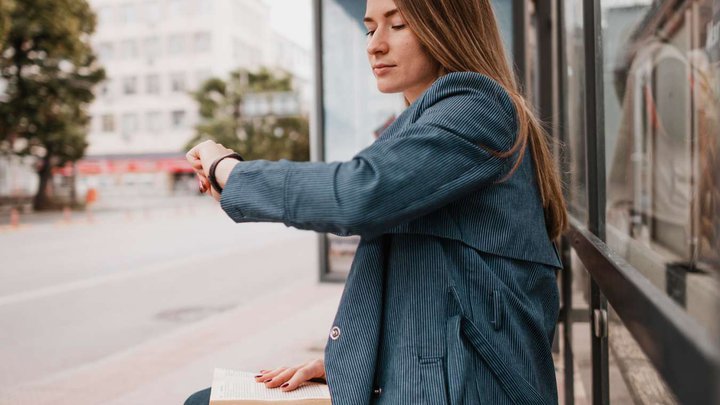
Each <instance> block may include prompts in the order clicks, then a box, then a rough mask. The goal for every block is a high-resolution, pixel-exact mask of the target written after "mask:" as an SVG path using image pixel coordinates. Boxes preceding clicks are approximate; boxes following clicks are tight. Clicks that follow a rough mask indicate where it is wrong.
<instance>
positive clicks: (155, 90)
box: [145, 74, 160, 94]
mask: <svg viewBox="0 0 720 405" xmlns="http://www.w3.org/2000/svg"><path fill="white" fill-rule="evenodd" d="M145 92H146V93H147V94H160V75H158V74H149V75H147V76H145Z"/></svg>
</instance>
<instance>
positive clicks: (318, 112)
mask: <svg viewBox="0 0 720 405" xmlns="http://www.w3.org/2000/svg"><path fill="white" fill-rule="evenodd" d="M322 1H323V0H313V2H312V7H313V45H314V60H315V66H314V79H315V89H314V90H315V104H314V107H313V131H312V138H311V142H312V145H313V148H310V152H311V160H312V161H315V162H322V161H324V160H325V137H324V134H325V114H324V111H323V105H324V103H325V98H324V85H323V83H324V77H323V46H322V21H323V15H322ZM317 238H318V254H319V255H320V261H319V264H320V266H319V271H320V273H319V274H318V279H319V281H320V282H321V283H323V282H331V283H342V282H345V277H344V276H343V275H342V274H334V273H331V272H330V271H329V267H330V266H329V265H328V248H329V246H328V245H329V243H328V240H327V234H325V233H318V234H317Z"/></svg>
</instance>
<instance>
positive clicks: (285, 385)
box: [280, 383, 290, 388]
mask: <svg viewBox="0 0 720 405" xmlns="http://www.w3.org/2000/svg"><path fill="white" fill-rule="evenodd" d="M288 385H290V383H285V384H283V385H281V386H280V387H281V388H285V387H287V386H288Z"/></svg>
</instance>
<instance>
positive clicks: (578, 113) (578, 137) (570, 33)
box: [562, 0, 587, 223]
mask: <svg viewBox="0 0 720 405" xmlns="http://www.w3.org/2000/svg"><path fill="white" fill-rule="evenodd" d="M562 4H563V7H564V10H563V12H564V14H565V26H564V27H563V29H564V30H565V49H564V50H563V51H564V52H565V59H566V63H567V66H566V69H567V70H566V72H565V80H566V86H565V94H566V99H565V108H566V111H565V117H566V122H565V123H564V125H565V132H566V134H567V139H566V144H565V147H564V154H563V155H564V156H563V159H565V162H566V164H567V170H568V171H569V173H568V174H569V181H568V184H566V185H565V187H566V191H567V195H568V209H569V210H570V214H571V215H572V216H573V217H575V218H576V219H578V220H579V221H580V222H582V223H585V222H586V221H587V180H586V179H587V175H586V172H585V159H584V156H585V68H584V66H585V45H584V42H583V34H584V29H583V5H582V1H581V0H573V1H563V2H562Z"/></svg>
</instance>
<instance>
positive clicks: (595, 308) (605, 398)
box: [583, 0, 610, 405]
mask: <svg viewBox="0 0 720 405" xmlns="http://www.w3.org/2000/svg"><path fill="white" fill-rule="evenodd" d="M601 11H602V10H601V5H600V2H599V1H595V0H584V2H583V14H584V20H583V25H584V31H585V38H584V39H585V80H586V83H585V87H586V89H587V91H586V99H585V103H586V104H585V115H586V120H585V122H586V125H587V128H586V131H585V133H586V134H587V142H586V151H585V152H586V153H585V158H586V162H587V176H588V178H587V183H588V229H589V230H590V232H592V233H593V234H595V235H596V236H597V237H598V238H600V239H601V240H603V241H604V240H605V125H604V115H603V114H604V108H603V103H604V98H603V52H602V51H603V50H602V32H601V30H602V27H601ZM590 325H591V326H592V327H591V336H590V339H591V352H592V403H593V405H607V404H609V402H610V401H609V393H610V390H609V385H608V343H607V300H606V299H605V297H604V296H603V294H602V292H601V291H600V288H599V287H598V285H597V284H596V283H595V281H594V280H592V279H591V281H590Z"/></svg>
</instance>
